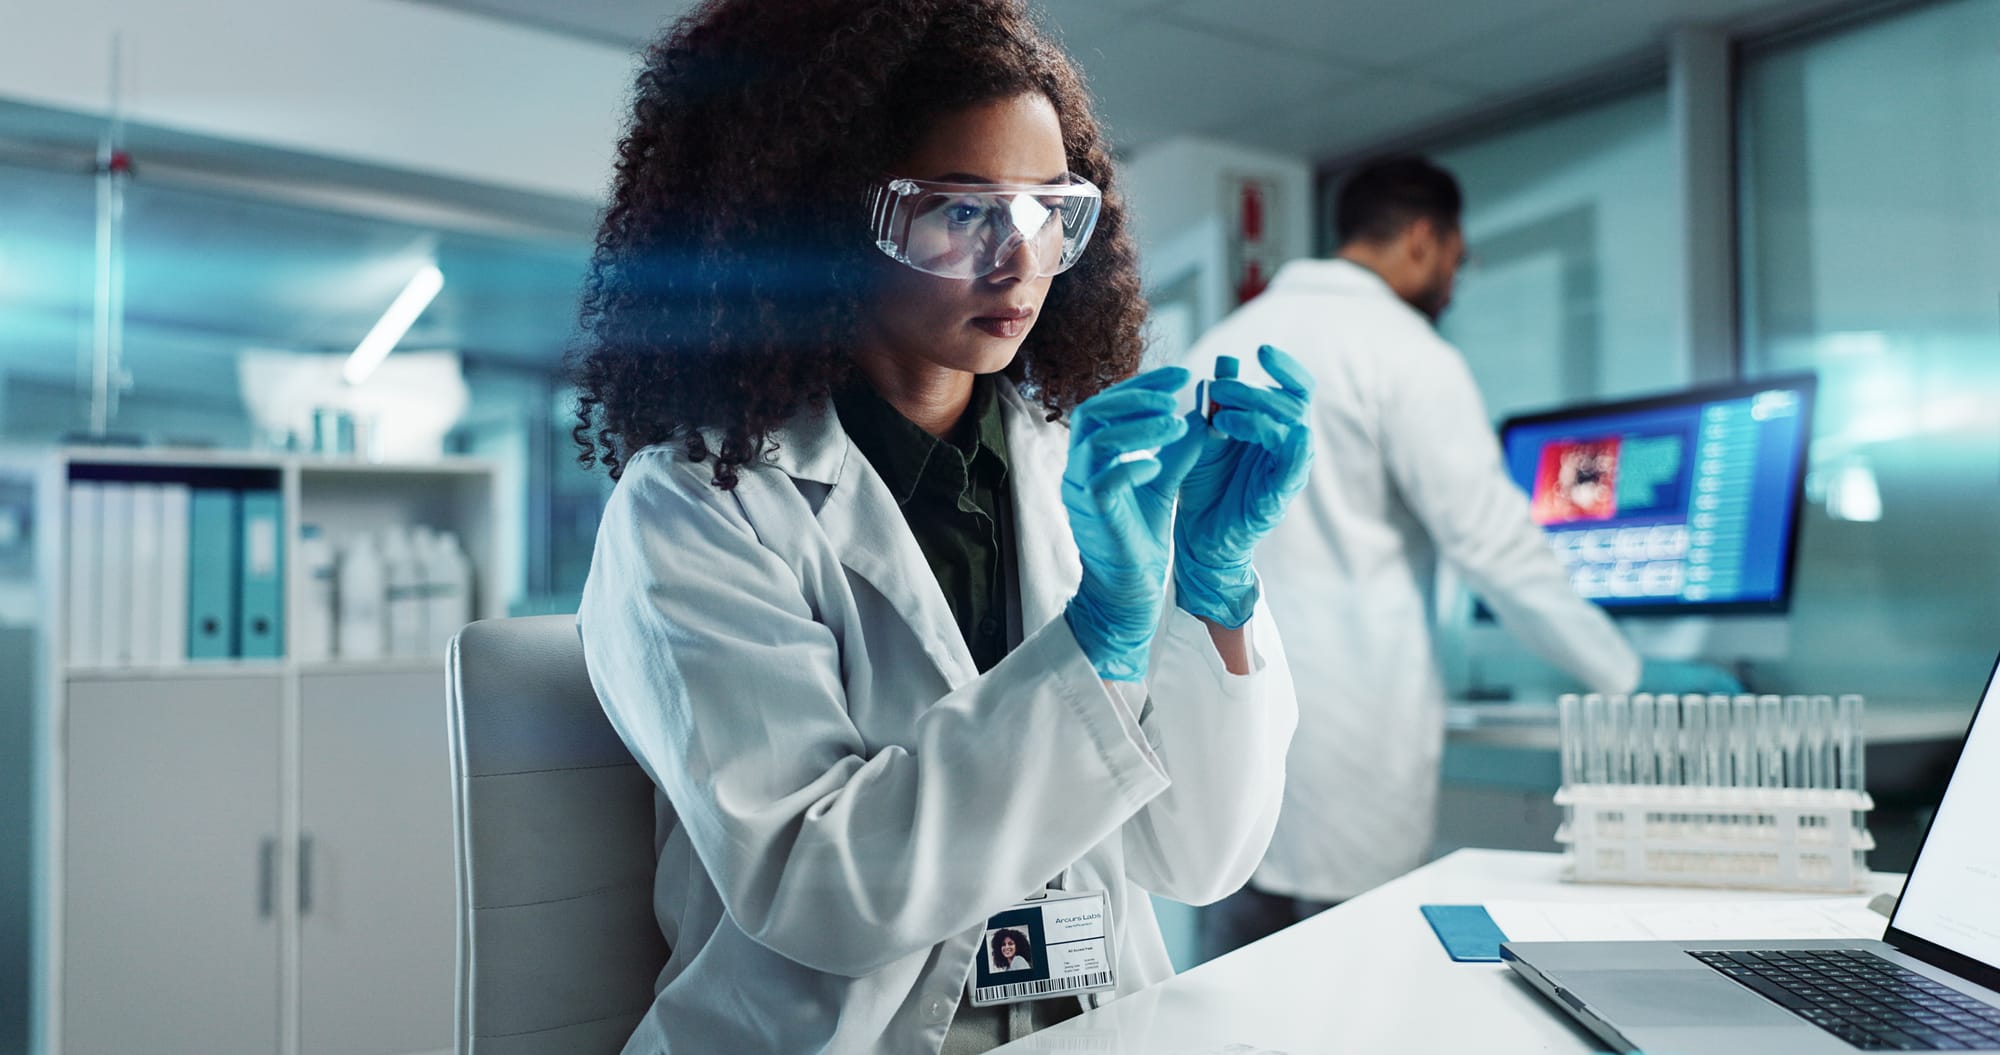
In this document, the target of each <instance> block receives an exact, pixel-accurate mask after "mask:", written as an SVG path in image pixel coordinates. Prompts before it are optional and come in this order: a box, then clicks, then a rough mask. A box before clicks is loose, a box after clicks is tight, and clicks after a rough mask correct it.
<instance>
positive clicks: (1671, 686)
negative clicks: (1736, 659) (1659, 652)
mask: <svg viewBox="0 0 2000 1055" xmlns="http://www.w3.org/2000/svg"><path fill="white" fill-rule="evenodd" d="M1632 691H1634V692H1650V693H1652V694H1653V695H1655V696H1659V695H1664V694H1672V695H1675V696H1697V695H1698V696H1707V695H1709V694H1711V693H1717V692H1719V693H1722V694H1724V695H1728V696H1734V695H1736V694H1737V693H1739V692H1742V691H1743V683H1742V682H1740V681H1737V680H1736V677H1735V675H1733V674H1731V673H1729V672H1728V671H1726V670H1724V669H1722V668H1721V667H1718V666H1716V665H1715V664H1713V663H1688V662H1683V661H1680V660H1672V659H1648V660H1643V661H1641V662H1640V664H1639V686H1638V688H1636V689H1634V690H1632Z"/></svg>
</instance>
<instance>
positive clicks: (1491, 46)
mask: <svg viewBox="0 0 2000 1055" xmlns="http://www.w3.org/2000/svg"><path fill="white" fill-rule="evenodd" d="M1666 26H1667V21H1666V18H1665V16H1663V15H1661V14H1660V11H1659V9H1658V8H1656V7H1654V6H1653V5H1652V4H1649V3H1646V4H1637V3H1602V2H1598V0H1590V2H1587V3H1585V4H1583V5H1582V6H1580V7H1574V8H1571V9H1569V10H1566V11H1559V12H1556V13H1555V14H1553V15H1547V16H1544V17H1543V18H1541V19H1538V20H1536V21H1535V22H1533V23H1530V24H1527V25H1523V26H1519V27H1516V29H1515V30H1514V31H1513V32H1509V33H1505V34H1499V35H1495V36H1491V37H1483V38H1479V39H1476V40H1472V41H1468V42H1464V43H1460V44H1457V45H1453V46H1451V47H1448V48H1443V49H1440V50H1438V51H1435V52H1432V53H1430V54H1427V55H1424V56H1423V57H1422V58H1421V59H1419V60H1417V61H1415V62H1412V63H1411V66H1410V69H1411V71H1412V72H1417V73H1422V74H1423V75H1425V76H1427V77H1430V78H1432V79H1434V80H1441V81H1445V82H1447V83H1450V84H1455V85H1460V86H1463V87H1465V88H1467V89H1469V90H1472V91H1476V92H1478V93H1480V94H1482V95H1484V96H1487V97H1490V98H1496V99H1499V98H1505V97H1507V96H1510V95H1520V94H1524V93H1529V92H1533V91H1536V90H1538V89H1542V88H1547V87H1551V86H1554V85H1559V84H1562V83H1564V82H1567V81H1572V80H1575V79H1576V78H1577V77H1578V76H1579V75H1584V74H1589V73H1593V72H1596V71H1598V70H1601V69H1603V68H1604V67H1605V66H1607V65H1609V64H1613V63H1617V62H1619V61H1620V60H1626V59H1630V58H1632V57H1633V56H1635V55H1638V54H1641V53H1644V52H1646V51H1647V50H1648V49H1649V48H1651V49H1654V50H1653V54H1654V56H1655V58H1656V59H1657V58H1659V57H1660V56H1663V55H1664V52H1663V51H1659V50H1658V49H1659V48H1660V47H1661V46H1663V43H1664V41H1665V39H1666V37H1665V34H1666Z"/></svg>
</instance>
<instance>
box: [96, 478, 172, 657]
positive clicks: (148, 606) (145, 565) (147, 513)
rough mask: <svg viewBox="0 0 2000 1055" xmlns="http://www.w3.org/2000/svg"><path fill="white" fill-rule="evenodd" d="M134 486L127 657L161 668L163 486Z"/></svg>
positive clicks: (126, 616) (112, 615)
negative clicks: (161, 526)
mask: <svg viewBox="0 0 2000 1055" xmlns="http://www.w3.org/2000/svg"><path fill="white" fill-rule="evenodd" d="M131 487H132V603H131V604H130V605H129V606H127V607H126V609H125V611H124V612H123V613H122V616H121V614H120V613H107V615H109V616H110V617H111V618H114V619H117V618H123V619H124V620H125V634H126V640H127V642H128V645H127V649H128V654H129V655H130V656H131V660H132V665H133V666H135V667H157V666H159V665H160V609H161V607H162V605H163V602H162V597H161V591H160V575H161V570H160V569H161V561H160V485H159V484H149V483H141V484H133V485H131Z"/></svg>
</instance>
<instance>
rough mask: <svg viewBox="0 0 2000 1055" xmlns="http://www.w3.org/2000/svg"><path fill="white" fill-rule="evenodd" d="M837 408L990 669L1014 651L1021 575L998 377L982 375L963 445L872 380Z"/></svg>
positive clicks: (843, 396)
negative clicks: (914, 418) (929, 427)
mask: <svg viewBox="0 0 2000 1055" xmlns="http://www.w3.org/2000/svg"><path fill="white" fill-rule="evenodd" d="M833 406H834V411H835V413H837V414H838V415H839V416H840V425H841V427H842V428H843V429H845V430H847V435H848V438H850V439H852V440H853V441H854V445H855V446H856V447H858V448H860V450H861V454H862V456H863V457H865V458H867V459H868V464H870V465H872V466H874V467H875V471H876V472H877V473H878V474H880V475H881V477H882V480H883V482H885V483H887V484H888V485H889V492H890V494H892V495H894V496H895V498H896V504H897V505H898V506H900V507H901V508H902V510H903V519H904V520H905V521H906V522H907V523H908V524H909V525H910V532H911V533H912V534H914V535H916V537H917V548H919V549H921V550H923V553H924V560H925V561H926V562H927V563H929V564H930V566H931V574H932V575H934V576H936V577H937V583H938V588H939V589H940V590H942V591H943V592H944V599H945V603H946V604H948V605H950V606H951V614H952V616H953V618H955V619H956V620H957V621H958V632H959V634H960V635H962V636H963V637H964V638H965V644H966V647H967V648H968V649H970V650H971V652H972V660H973V664H974V665H975V666H977V667H978V668H979V670H980V672H981V673H984V672H985V671H987V670H988V669H990V668H991V667H992V666H993V665H994V664H995V663H998V662H1000V659H1001V657H1003V656H1005V655H1006V654H1007V650H1008V648H1009V637H1010V634H1011V631H1012V623H1011V622H1010V619H1011V613H1010V606H1011V604H1012V601H1011V598H1012V596H1013V593H1014V578H1015V568H1014V503H1013V491H1012V487H1011V482H1010V481H1009V479H1008V473H1007V434H1006V431H1005V430H1004V429H1003V428H1002V427H1001V418H1000V397H999V393H998V391H997V390H996V389H995V386H994V382H993V379H992V378H989V377H980V378H977V379H975V380H974V381H973V385H972V401H971V403H969V404H968V405H967V406H966V411H965V413H966V420H965V421H962V422H960V424H959V429H958V430H957V431H958V442H957V443H953V442H950V441H946V440H941V439H938V438H937V437H935V436H932V435H931V434H930V433H928V432H925V431H924V430H923V429H921V428H918V427H917V426H916V424H914V423H913V422H911V421H910V420H909V419H908V418H905V417H904V416H903V415H902V414H901V413H900V412H898V411H897V410H896V408H895V407H894V406H891V405H890V404H889V402H888V401H887V400H884V399H883V398H882V397H881V396H879V395H877V394H876V392H875V390H874V389H873V388H871V387H869V386H868V384H867V383H866V382H865V381H857V382H855V383H853V384H851V385H848V386H846V387H845V388H843V389H842V390H841V391H839V392H837V393H835V394H834V397H833Z"/></svg>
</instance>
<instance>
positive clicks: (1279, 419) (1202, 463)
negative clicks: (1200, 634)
mask: <svg viewBox="0 0 2000 1055" xmlns="http://www.w3.org/2000/svg"><path fill="white" fill-rule="evenodd" d="M1257 361H1258V363H1259V364H1261V365H1262V366H1263V367H1264V372H1265V373H1267V374H1269V375H1271V377H1272V379H1273V380H1276V381H1277V382H1278V387H1276V388H1258V387H1255V386H1252V385H1247V384H1244V383H1243V382H1242V381H1238V380H1235V379H1234V378H1225V379H1222V380H1217V381H1212V382H1210V383H1209V393H1210V395H1211V397H1212V399H1213V401H1214V403H1215V405H1216V406H1217V407H1218V408H1219V409H1217V410H1216V412H1215V415H1214V416H1213V417H1212V418H1211V419H1210V420H1209V421H1207V422H1206V423H1204V422H1203V421H1202V420H1201V417H1200V414H1201V408H1199V407H1197V408H1195V413H1194V416H1193V417H1191V419H1190V420H1189V422H1188V425H1189V427H1190V429H1201V430H1206V439H1205V441H1204V442H1203V445H1202V452H1201V456H1200V458H1199V460H1197V461H1196V462H1195V465H1194V468H1193V469H1192V470H1191V471H1190V472H1189V473H1188V476H1187V479H1186V480H1185V481H1184V482H1183V483H1182V484H1181V494H1180V512H1179V515H1178V517H1177V518H1176V519H1175V521H1174V587H1175V594H1176V596H1177V598H1178V603H1179V604H1180V606H1181V608H1182V609H1183V610H1184V611H1186V612H1187V613H1188V614H1190V615H1193V616H1196V617H1199V618H1202V619H1206V620H1208V621H1210V622H1212V623H1215V624H1218V625H1220V626H1223V627H1225V628H1229V629H1234V628H1236V627H1240V626H1242V625H1243V624H1244V623H1246V622H1248V621H1249V620H1250V613H1251V611H1252V610H1253V609H1255V608H1256V605H1257V575H1256V572H1255V571H1253V570H1252V569H1251V567H1250V556H1251V551H1252V550H1253V549H1255V548H1256V546H1257V543H1258V542H1259V541H1260V540H1262V539H1263V537H1264V536H1265V535H1268V534H1270V532H1271V529H1272V528H1274V527H1276V526H1277V524H1278V521H1279V520H1280V519H1282V518H1283V517H1284V515H1285V509H1286V507H1287V506H1288V505H1290V504H1291V500H1292V498H1293V496H1295V495H1297V494H1298V493H1299V492H1300V491H1301V490H1303V489H1304V488H1305V485H1306V478H1307V472H1308V470H1309V469H1310V468H1311V466H1312V458H1313V443H1312V426H1311V420H1312V418H1311V414H1312V393H1313V379H1312V375H1311V374H1310V373H1307V372H1306V368H1305V367H1304V366H1302V365H1300V363H1299V361H1298V360H1296V359H1294V358H1292V357H1291V356H1289V355H1286V354H1285V353H1284V352H1281V351H1279V350H1278V349H1276V348H1273V347H1271V346H1270V345H1268V344H1267V345H1264V346H1263V347H1261V348H1258V349H1257Z"/></svg>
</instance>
